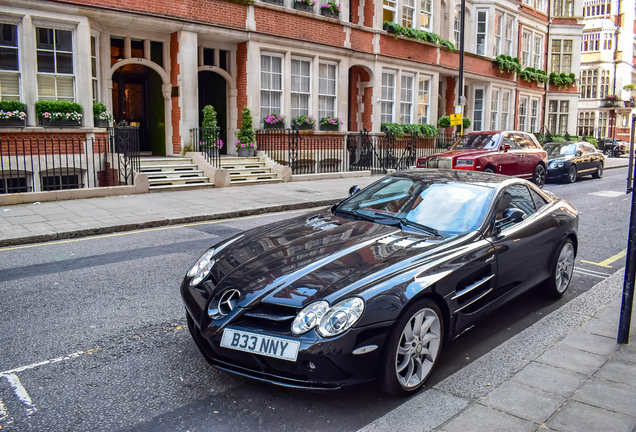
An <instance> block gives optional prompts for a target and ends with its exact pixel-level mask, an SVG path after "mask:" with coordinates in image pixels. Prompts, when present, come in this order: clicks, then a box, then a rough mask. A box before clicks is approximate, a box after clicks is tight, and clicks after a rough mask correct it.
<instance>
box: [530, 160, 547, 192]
mask: <svg viewBox="0 0 636 432" xmlns="http://www.w3.org/2000/svg"><path fill="white" fill-rule="evenodd" d="M545 177H546V172H545V168H544V166H543V165H541V164H538V165H537V166H536V167H535V168H534V174H533V175H532V183H534V184H536V185H537V186H539V188H541V189H543V185H545Z"/></svg>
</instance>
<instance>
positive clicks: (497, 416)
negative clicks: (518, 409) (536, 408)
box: [391, 404, 539, 432]
mask: <svg viewBox="0 0 636 432" xmlns="http://www.w3.org/2000/svg"><path fill="white" fill-rule="evenodd" d="M538 427H539V425H538V424H535V423H532V422H529V421H527V420H523V419H520V418H517V417H514V416H511V415H510V414H506V413H504V412H501V411H497V410H496V409H493V408H489V407H486V406H483V405H479V404H477V405H472V406H471V407H470V408H468V409H467V410H466V411H464V412H463V413H462V414H461V415H460V416H458V417H456V418H454V419H453V420H451V421H450V422H448V423H447V424H445V425H443V426H442V427H441V428H439V429H437V430H439V431H444V432H466V431H470V432H530V431H535V430H537V428H538ZM391 430H394V431H395V430H397V429H391Z"/></svg>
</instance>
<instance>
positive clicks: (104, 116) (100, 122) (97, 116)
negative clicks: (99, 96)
mask: <svg viewBox="0 0 636 432" xmlns="http://www.w3.org/2000/svg"><path fill="white" fill-rule="evenodd" d="M93 120H94V124H95V127H100V128H106V127H109V126H110V122H112V121H113V115H112V114H111V113H109V112H108V108H106V105H104V104H103V103H99V102H95V103H94V104H93Z"/></svg>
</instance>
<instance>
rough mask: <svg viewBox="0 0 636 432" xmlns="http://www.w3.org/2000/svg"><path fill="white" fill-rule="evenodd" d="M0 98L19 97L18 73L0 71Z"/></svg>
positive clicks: (11, 98)
mask: <svg viewBox="0 0 636 432" xmlns="http://www.w3.org/2000/svg"><path fill="white" fill-rule="evenodd" d="M0 99H1V100H19V99H20V75H18V74H17V73H0Z"/></svg>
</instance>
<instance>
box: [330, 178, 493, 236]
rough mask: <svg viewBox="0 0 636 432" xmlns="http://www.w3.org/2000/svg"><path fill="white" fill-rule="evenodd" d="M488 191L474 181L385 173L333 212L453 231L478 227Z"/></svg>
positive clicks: (444, 232) (446, 232)
mask: <svg viewBox="0 0 636 432" xmlns="http://www.w3.org/2000/svg"><path fill="white" fill-rule="evenodd" d="M492 194H493V189H492V188H491V187H487V186H480V185H478V184H467V183H460V182H452V181H446V182H435V181H434V180H431V181H428V182H427V181H422V180H413V179H410V178H400V177H388V178H386V179H384V180H382V181H380V182H379V183H376V184H374V185H372V186H370V187H368V188H366V189H365V190H363V191H361V192H359V193H358V194H357V195H354V196H353V197H351V198H349V199H348V200H347V201H345V202H344V203H343V204H342V205H340V206H339V207H338V208H337V209H336V213H338V212H341V213H344V214H351V215H354V216H356V217H358V218H360V219H366V220H372V221H374V222H376V223H381V224H386V225H399V224H401V225H402V226H403V228H404V229H410V230H415V231H418V230H419V231H426V232H428V233H435V231H437V232H439V233H440V235H454V234H461V233H465V232H470V231H473V230H475V229H477V228H478V227H479V225H480V224H481V222H482V220H483V218H484V216H485V213H486V211H487V210H488V205H489V203H490V198H491V196H492ZM417 225H419V226H420V227H419V228H418V226H417Z"/></svg>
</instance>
